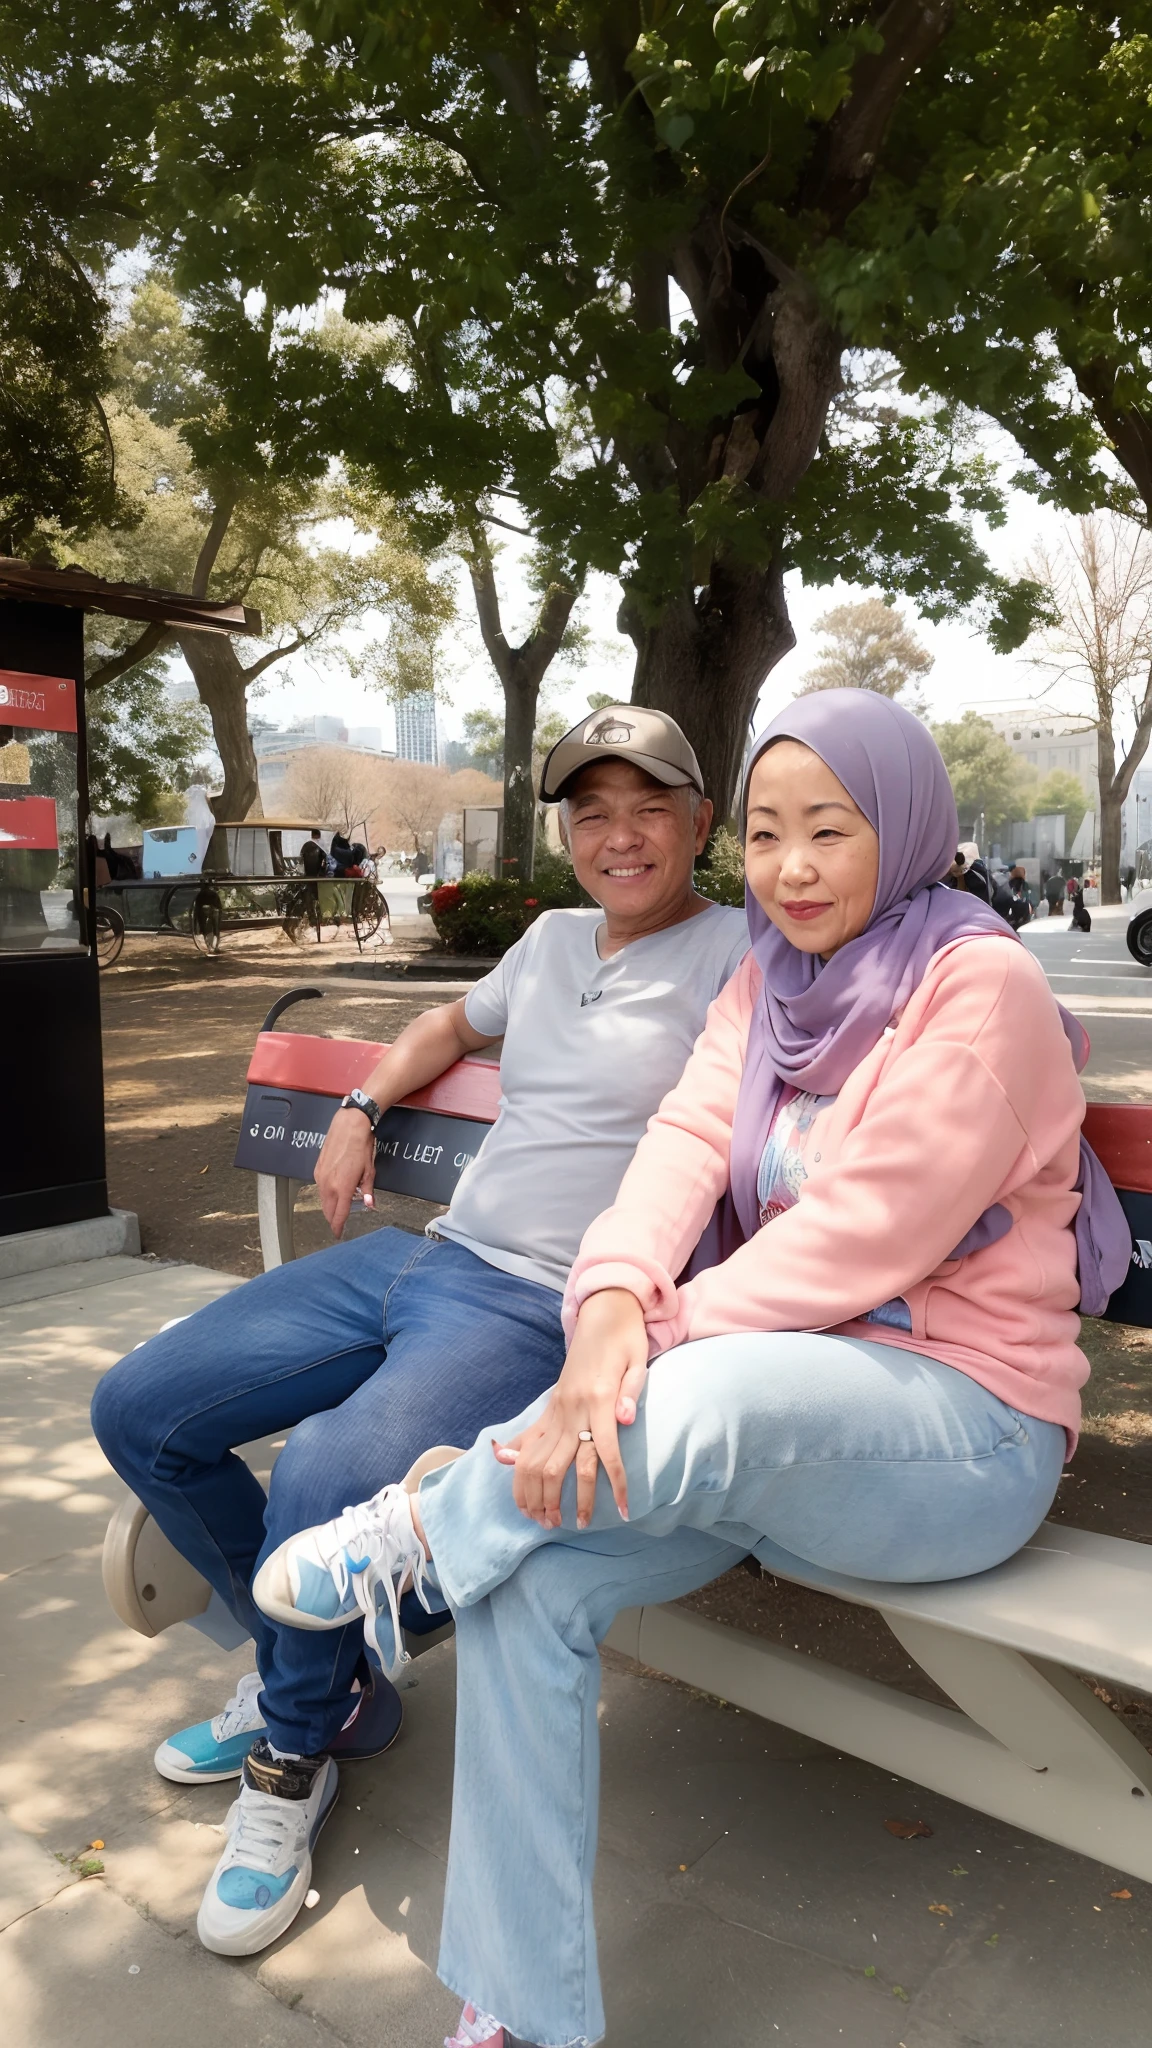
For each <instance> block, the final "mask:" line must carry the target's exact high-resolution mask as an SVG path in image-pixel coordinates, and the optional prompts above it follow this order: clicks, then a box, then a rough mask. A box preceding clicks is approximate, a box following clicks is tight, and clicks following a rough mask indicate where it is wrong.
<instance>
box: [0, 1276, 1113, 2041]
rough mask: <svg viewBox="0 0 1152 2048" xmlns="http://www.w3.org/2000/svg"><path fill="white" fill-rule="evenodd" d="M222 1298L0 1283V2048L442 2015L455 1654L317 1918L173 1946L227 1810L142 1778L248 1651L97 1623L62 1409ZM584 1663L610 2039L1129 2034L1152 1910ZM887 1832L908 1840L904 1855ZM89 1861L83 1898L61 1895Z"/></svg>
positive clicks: (804, 1753) (262, 2037)
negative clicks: (593, 1679) (912, 1828)
mask: <svg viewBox="0 0 1152 2048" xmlns="http://www.w3.org/2000/svg"><path fill="white" fill-rule="evenodd" d="M234 1284H235V1282H234V1281H233V1279H232V1278H231V1277H230V1276H228V1275H224V1274H217V1273H210V1272H206V1271H204V1270H202V1269H199V1268H196V1267H190V1266H168V1267H163V1266H157V1265H154V1264H152V1263H151V1262H149V1261H148V1260H139V1259H109V1260H104V1261H101V1262H98V1263H96V1264H93V1265H89V1266H76V1267H71V1268H63V1269H60V1270H58V1271H57V1272H55V1273H53V1274H41V1275H37V1276H34V1277H33V1278H30V1279H28V1280H26V1281H22V1282H20V1281H11V1282H8V1283H5V1285H3V1286H0V1359H2V1361H3V1363H2V1365H0V1412H2V1414H3V1418H4V1422H3V1431H2V1436H0V1444H2V1448H0V1570H2V1571H3V1572H4V1573H5V1574H6V1576H5V1577H4V1578H3V1580H2V1581H0V1640H2V1642H3V1645H4V1655H3V1657H0V1665H2V1667H3V1670H2V1673H0V1731H2V1744H0V1802H2V1804H3V1808H4V1812H5V1815H6V1819H5V1820H4V1821H3V1822H0V1832H2V1833H3V1842H2V1844H0V1848H2V1855H0V1929H3V1931H2V1932H0V1983H2V1984H3V2001H4V2027H3V2038H4V2041H5V2044H6V2048H157V2044H162V2043H164V2044H166V2043H167V2042H169V2041H175V2042H179V2043H183V2042H185V2041H194V2042H195V2048H265V2044H266V2048H303V2044H305V2043H308V2044H313V2048H438V2044H439V2042H440V2040H441V2039H442V2037H443V2036H444V2034H445V2033H447V2032H449V2031H450V2030H451V2027H452V2025H453V2024H454V2021H455V2016H456V2006H455V2002H454V2001H453V2000H452V1999H451V1998H449V1997H448V1995H447V1994H446V1993H445V1992H444V1991H443V1990H442V1989H441V1987H440V1986H439V1985H438V1984H437V1982H436V1979H435V1977H434V1975H433V1965H434V1962H435V1954H436V1941H437V1926H438V1917H439V1904H440V1895H441V1888H442V1882H443V1871H444V1857H445V1852H446V1848H447V1839H448V1818H449V1801H450V1789H451V1770H452V1748H451V1738H452V1712H453V1677H454V1667H453V1657H452V1651H451V1648H450V1647H446V1648H443V1649H440V1650H437V1651H433V1652H432V1653H431V1654H430V1655H429V1656H427V1657H425V1658H423V1659H421V1661H420V1663H419V1665H418V1666H417V1669H416V1673H415V1676H414V1678H413V1680H412V1682H411V1684H410V1687H409V1689H408V1690H407V1692H406V1695H405V1704H406V1708H407V1722H406V1727H405V1730H404V1734H403V1736H402V1737H401V1740H400V1741H399V1742H398V1743H397V1745H396V1747H395V1748H394V1749H393V1751H392V1752H391V1753H390V1755H389V1756H387V1757H385V1758H381V1759H379V1760H378V1761H377V1762H375V1763H371V1764H360V1765H353V1766H350V1767H347V1768H346V1769H345V1772H344V1779H343V1785H342V1797H341V1801H340V1804H339V1806H338V1807H337V1809H336V1812H335V1814H334V1816H333V1819H332V1821H331V1822H330V1824H329V1826H328V1828H327V1830H326V1831H325V1834H324V1836H323V1839H322V1842H321V1845H320V1848H319V1852H318V1857H317V1863H316V1872H315V1883H316V1887H317V1889H318V1891H319V1893H320V1899H319V1904H318V1905H317V1907H316V1908H315V1910H314V1911H311V1912H308V1911H306V1912H304V1913H302V1914H301V1916H300V1919H299V1921H298V1922H297V1924H296V1926H295V1927H294V1928H293V1929H292V1930H291V1931H290V1933H289V1934H288V1935H287V1936H286V1937H285V1938H284V1939H283V1940H282V1941H281V1942H280V1943H279V1944H277V1946H276V1947H275V1948H273V1949H271V1950H269V1951H267V1952H266V1953H265V1954H264V1955H263V1956H254V1957H252V1958H250V1959H249V1960H247V1961H238V1962H231V1961H225V1960H223V1959H221V1958H219V1957H215V1956H209V1955H207V1954H205V1953H204V1952H203V1951H202V1950H201V1949H200V1947H199V1945H198V1943H197V1941H196V1935H195V1930H194V1925H193V1923H194V1919H195V1911H196V1906H197V1903H198V1900H199V1896H200V1892H201V1889H202V1886H203V1884H204V1882H205V1880H206V1878H207V1875H208V1872H209V1870H210V1869H211V1866H212V1864H213V1862H214V1861H215V1858H216V1856H217V1855H218V1853H219V1844H220V1837H219V1832H218V1830H219V1826H220V1823H221V1821H222V1820H223V1818H224V1815H225V1813H226V1811H227V1808H228V1805H229V1802H230V1797H231V1790H232V1788H231V1787H229V1786H227V1785H220V1786H202V1787H197V1788H185V1787H180V1786H175V1785H170V1784H167V1783H166V1782H165V1781H164V1780H163V1779H161V1778H159V1777H158V1776H157V1775H156V1773H155V1772H154V1770H153V1769H152V1764H151V1754H152V1751H153V1749H154V1748H155V1746H156V1744H157V1743H158V1742H159V1741H160V1740H161V1738H162V1737H163V1736H164V1735H165V1734H166V1733H167V1732H168V1731H169V1730H170V1729H172V1728H174V1727H178V1726H181V1725H183V1724H184V1723H186V1722H188V1721H190V1720H192V1719H194V1718H198V1717H200V1716H202V1715H205V1714H209V1713H212V1712H214V1711H216V1710H217V1709H218V1708H219V1706H220V1705H221V1704H222V1703H223V1700H224V1699H225V1697H226V1696H227V1694H228V1693H229V1692H230V1691H231V1690H232V1688H233V1686H234V1684H235V1681H236V1679H237V1677H238V1676H239V1674H240V1673H241V1672H242V1671H243V1670H244V1669H245V1668H246V1665H247V1657H246V1654H245V1652H243V1651H240V1652H237V1653H236V1654H235V1655H234V1656H231V1657H226V1656H224V1655H223V1654H222V1653H220V1652H219V1651H217V1650H215V1649H214V1648H213V1647H212V1646H211V1645H210V1644H209V1643H207V1642H206V1641H205V1640H204V1638H203V1637H200V1636H198V1635H197V1634H196V1633H195V1632H194V1631H192V1630H190V1629H187V1628H179V1629H175V1630H173V1631H171V1632H170V1633H169V1634H168V1635H166V1636H163V1637H160V1638H159V1639H157V1640H156V1641H151V1642H150V1641H146V1640H145V1639H144V1638H142V1637H139V1636H135V1635H132V1634H131V1633H129V1632H127V1631H126V1630H124V1629H122V1628H121V1627H120V1626H119V1624H118V1623H117V1622H116V1621H115V1620H114V1618H113V1616H112V1615H111V1613H110V1612H109V1610H108V1609H107V1607H106V1605H105V1602H104V1597H103V1591H102V1588H101V1584H100V1543H101V1538H102V1534H103V1528H104V1523H105V1520H106V1518H107V1514H108V1510H109V1507H110V1505H111V1503H112V1501H113V1499H114V1498H115V1495H116V1490H117V1487H116V1482H115V1481H114V1480H113V1479H112V1477H111V1475H110V1474H109V1473H108V1471H107V1468H106V1467H105V1466H104V1464H103V1461H102V1459H101V1457H100V1454H99V1452H98V1451H97V1449H96V1446H95V1445H94V1443H93V1442H92V1440H91V1437H90V1436H89V1434H88V1430H87V1420H86V1418H87V1404H88V1399H89V1396H90V1393H91V1389H92V1386H93V1384H94V1382H95V1380H96V1378H97V1377H98V1375H99V1373H100V1372H101V1371H103V1370H104V1369H105V1368H106V1367H107V1366H108V1365H110V1364H111V1363H112V1362H113V1360H114V1359H115V1358H116V1357H117V1356H119V1354H120V1353H121V1352H122V1351H124V1350H127V1349H128V1348H129V1347H130V1346H131V1345H133V1344H136V1343H138V1342H139V1341H140V1340H141V1339H142V1338H143V1337H145V1336H147V1335H149V1334H150V1333H151V1332H153V1331H154V1330H156V1329H157V1328H158V1327H159V1325H160V1324H161V1323H164V1322H166V1321H167V1320H168V1319H169V1318H170V1317H172V1316H176V1315H182V1314H187V1313H188V1312H189V1310H191V1309H193V1308H194V1307H196V1306H197V1305H198V1304H199V1303H202V1302H204V1301H206V1300H209V1299H211V1298H212V1297H213V1296H215V1295H216V1294H218V1293H220V1292H222V1291H224V1290H225V1289H226V1288H228V1287H230V1286H232V1285H234ZM267 1456H268V1450H267V1447H264V1450H263V1457H262V1455H261V1450H260V1448H259V1447H258V1448H257V1450H256V1455H255V1462H256V1464H257V1466H259V1465H260V1464H261V1462H264V1463H266V1462H267ZM611 1661H612V1668H611V1669H610V1670H609V1671H608V1672H607V1674H606V1681H605V1699H604V1707H603V1710H602V1715H603V1729H604V1748H605V1787H604V1802H603V1820H602V1830H601V1834H602V1853H601V1863H600V1881H599V1890H600V1927H601V1943H602V1954H603V1963H604V1974H605V1982H606V1987H607V2004H608V2011H609V2019H610V2031H609V2037H608V2038H609V2043H610V2048H744V2044H748V2048H752V2044H755V2048H765V2044H769V2043H777V2042H778V2043H779V2044H780V2048H838V2044H840V2043H843V2044H844V2048H1052V2044H1054V2043H1060V2044H1067V2048H1088V2044H1095V2043H1096V2042H1099V2041H1103V2040H1107V2041H1110V2042H1115V2043H1117V2044H1127V2043H1133V2044H1135V2043H1137V2042H1142V2041H1144V2040H1146V2039H1147V2038H1148V2034H1149V2018H1148V2015H1149V2010H1150V2007H1152V1939H1150V1933H1152V1887H1150V1886H1146V1885H1141V1884H1138V1883H1137V1882H1136V1881H1135V1880H1131V1879H1125V1878H1123V1877H1122V1876H1120V1875H1119V1874H1118V1873H1116V1872H1114V1871H1111V1870H1108V1869H1105V1868H1102V1867H1101V1866H1099V1865H1097V1864H1094V1863H1090V1862H1088V1861H1086V1860H1084V1859H1081V1858H1078V1857H1076V1856H1072V1855H1069V1854H1066V1853H1065V1852H1063V1851H1061V1850H1057V1849H1054V1848H1051V1847H1049V1846H1048V1845H1046V1844H1043V1843H1039V1842H1037V1841H1035V1840H1033V1839H1031V1838H1029V1837H1027V1836H1016V1835H1015V1834H1013V1833H1012V1832H1011V1831H1009V1830H1007V1829H1005V1828H1002V1827H1000V1826H998V1825H997V1824H995V1823H994V1822H991V1821H986V1820H984V1819H982V1818H981V1817H980V1816H979V1815H977V1814H973V1813H971V1812H969V1811H967V1810H966V1809H964V1808H961V1807H956V1806H952V1805H950V1804H949V1803H948V1801H946V1800H942V1799H938V1798H936V1797H934V1796H932V1795H929V1794H927V1793H921V1792H920V1791H918V1790H917V1789H916V1788H915V1787H914V1786H911V1785H909V1784H906V1783H904V1782H902V1781H898V1780H895V1779H891V1778H888V1777H887V1776H886V1775H884V1774H883V1773H881V1772H878V1771H874V1770H872V1769H870V1768H869V1767H867V1766H864V1765H861V1764H857V1763H855V1762H852V1761H846V1760H843V1759H840V1758H837V1757H836V1756H835V1755H833V1754H832V1753H831V1752H830V1751H828V1750H824V1749H822V1748H820V1747H819V1746H818V1745H816V1744H814V1743H809V1742H806V1741H804V1740H802V1739H800V1738H798V1737H796V1736H793V1735H791V1734H789V1733H787V1732H786V1731H784V1730H782V1729H779V1728H776V1727H774V1726H773V1725H771V1724H770V1723H766V1722H763V1721H759V1720H757V1719H755V1718H754V1717H752V1716H749V1715H744V1714H738V1713H736V1712H734V1711H732V1710H729V1709H725V1708H723V1707H721V1706H719V1705H717V1704H715V1703H713V1702H710V1701H707V1700H703V1699H700V1698H698V1697H696V1696H693V1695H691V1694H689V1693H688V1692H686V1691H684V1690H683V1689H681V1688H679V1687H676V1686H672V1685H669V1684H666V1683H664V1682H663V1681H660V1680H657V1679H654V1678H648V1677H644V1676H642V1675H640V1674H639V1673H637V1672H636V1670H635V1668H634V1667H631V1666H629V1665H627V1664H625V1663H624V1662H623V1660H620V1659H613V1660H611ZM891 1818H904V1819H908V1818H923V1819H924V1820H925V1821H927V1822H928V1824H929V1825H930V1826H931V1827H932V1829H933V1831H934V1832H933V1834H932V1836H931V1838H930V1839H923V1840H916V1841H911V1842H906V1841H900V1840H897V1839H895V1838H894V1837H893V1836H892V1835H891V1834H890V1833H888V1832H887V1831H886V1829H885V1826H884V1822H885V1820H887V1819H891ZM95 1840H100V1841H102V1842H103V1844H104V1847H103V1849H102V1850H100V1851H95V1852H89V1853H90V1854H91V1855H93V1856H95V1857H98V1859H99V1861H101V1862H102V1863H103V1865H104V1872H103V1875H100V1876H93V1877H89V1878H81V1877H80V1876H78V1875H77V1870H76V1862H75V1859H78V1858H81V1857H82V1856H83V1855H84V1853H85V1851H86V1849H87V1845H88V1844H90V1843H92V1842H93V1841H95ZM1117 1890H1125V1891H1128V1892H1130V1893H1131V1895H1132V1896H1131V1897H1130V1898H1129V1899H1126V1900H1115V1899H1113V1898H1112V1897H1111V1896H1110V1894H1111V1893H1112V1892H1114V1891H1117ZM942 1908H947V1911H944V1910H941V1909H942Z"/></svg>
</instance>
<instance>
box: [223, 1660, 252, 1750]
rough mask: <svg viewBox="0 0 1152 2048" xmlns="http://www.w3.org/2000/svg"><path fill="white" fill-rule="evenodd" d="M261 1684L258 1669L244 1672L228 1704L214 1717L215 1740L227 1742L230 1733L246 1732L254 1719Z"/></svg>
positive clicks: (239, 1733)
mask: <svg viewBox="0 0 1152 2048" xmlns="http://www.w3.org/2000/svg"><path fill="white" fill-rule="evenodd" d="M260 1685H261V1678H260V1673H259V1672H258V1671H246V1672H245V1673H244V1676H243V1678H242V1679H241V1680H240V1683H239V1685H238V1686H237V1687H236V1690H235V1692H234V1693H233V1695H232V1697H231V1699H230V1700H229V1701H228V1704H227V1706H225V1707H223V1708H222V1709H221V1711H220V1712H219V1713H218V1714H217V1715H216V1716H215V1717H214V1719H213V1722H212V1740H213V1741H214V1742H227V1740H228V1738H229V1736H230V1735H242V1734H244V1733H245V1732H246V1730H247V1728H248V1726H249V1724H250V1722H251V1719H252V1711H253V1708H254V1707H255V1704H256V1695H257V1693H258V1692H259V1690H260Z"/></svg>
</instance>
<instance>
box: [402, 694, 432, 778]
mask: <svg viewBox="0 0 1152 2048" xmlns="http://www.w3.org/2000/svg"><path fill="white" fill-rule="evenodd" d="M396 752H397V755H398V756H399V758H400V760H401V761H426V762H428V763H429V765H430V766H431V767H433V768H436V767H438V766H439V764H440V728H439V721H438V720H437V717H436V698H435V694H434V693H433V691H431V690H417V691H416V692H415V693H414V694H413V695H412V696H411V697H401V698H400V699H399V700H398V702H397V705H396Z"/></svg>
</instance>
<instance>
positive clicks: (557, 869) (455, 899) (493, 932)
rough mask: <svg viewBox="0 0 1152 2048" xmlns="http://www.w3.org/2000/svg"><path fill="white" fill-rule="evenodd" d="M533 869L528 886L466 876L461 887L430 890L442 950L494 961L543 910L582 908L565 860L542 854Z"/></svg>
mask: <svg viewBox="0 0 1152 2048" xmlns="http://www.w3.org/2000/svg"><path fill="white" fill-rule="evenodd" d="M537 868H538V873H537V875H536V876H535V877H534V878H533V880H532V881H531V882H528V883H523V882H514V881H512V880H510V879H509V878H508V877H507V876H498V877H495V878H494V877H493V876H491V875H465V877H464V879H463V881H461V882H443V883H442V884H441V886H440V887H439V888H438V889H433V891H432V894H431V897H430V899H429V904H428V907H429V910H430V911H431V914H432V922H433V924H434V925H435V927H436V933H437V937H438V938H439V939H440V942H441V944H442V945H443V946H444V948H445V950H446V951H447V952H449V953H479V954H481V955H483V956H485V957H487V958H489V959H491V958H496V957H498V956H499V955H500V954H501V953H506V952H507V951H508V948H509V946H513V945H515V943H516V940H517V939H518V938H519V937H520V936H521V934H522V933H523V932H526V931H527V929H528V927H529V925H530V924H532V923H534V921H535V920H536V918H538V917H539V915H540V912H541V911H542V910H557V909H565V910H566V909H573V908H577V907H579V906H581V905H586V904H587V902H588V898H587V897H586V896H585V894H584V892H583V890H582V889H581V887H580V884H579V883H578V882H577V880H576V877H575V875H574V873H573V871H572V863H571V861H570V860H568V859H567V858H566V857H563V856H560V855H557V854H554V853H552V852H551V850H550V849H547V850H545V851H544V852H542V853H538V854H537Z"/></svg>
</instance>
